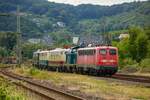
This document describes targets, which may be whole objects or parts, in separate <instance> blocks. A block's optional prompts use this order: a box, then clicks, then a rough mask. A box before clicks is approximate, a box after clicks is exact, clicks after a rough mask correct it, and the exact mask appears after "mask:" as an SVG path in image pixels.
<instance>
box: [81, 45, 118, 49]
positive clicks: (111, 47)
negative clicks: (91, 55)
mask: <svg viewBox="0 0 150 100" xmlns="http://www.w3.org/2000/svg"><path fill="white" fill-rule="evenodd" d="M99 48H110V49H117V48H116V47H113V46H98V47H86V48H79V49H78V50H90V49H99Z"/></svg>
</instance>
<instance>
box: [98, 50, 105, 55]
mask: <svg viewBox="0 0 150 100" xmlns="http://www.w3.org/2000/svg"><path fill="white" fill-rule="evenodd" d="M99 53H100V54H101V55H106V53H107V51H106V49H100V51H99Z"/></svg>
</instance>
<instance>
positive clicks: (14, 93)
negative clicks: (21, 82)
mask: <svg viewBox="0 0 150 100" xmlns="http://www.w3.org/2000/svg"><path fill="white" fill-rule="evenodd" d="M0 100H28V99H27V98H26V97H25V95H24V94H23V91H21V90H18V89H17V88H16V87H15V86H14V85H13V84H11V83H9V82H8V81H6V80H4V79H3V78H1V77H0Z"/></svg>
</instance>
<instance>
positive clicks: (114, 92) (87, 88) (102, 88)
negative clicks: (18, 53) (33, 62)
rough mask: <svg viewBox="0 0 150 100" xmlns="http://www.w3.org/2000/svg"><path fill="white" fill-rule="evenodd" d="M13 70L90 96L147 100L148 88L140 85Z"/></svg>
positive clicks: (35, 70) (65, 74) (30, 70)
mask: <svg viewBox="0 0 150 100" xmlns="http://www.w3.org/2000/svg"><path fill="white" fill-rule="evenodd" d="M13 72H15V73H18V74H21V75H25V76H30V77H33V78H36V79H41V80H46V81H47V82H48V81H49V82H50V83H51V84H55V85H56V86H62V87H65V88H68V89H70V90H72V91H78V92H80V91H81V92H84V93H87V94H89V95H92V96H96V97H98V96H100V97H104V98H107V99H108V100H114V99H116V98H117V99H118V100H131V99H137V98H140V99H141V100H149V98H150V89H149V88H146V87H142V86H135V85H129V84H123V83H119V82H115V81H106V80H98V79H96V78H93V77H90V76H86V75H77V74H69V73H57V72H48V71H41V70H38V69H36V68H32V67H22V68H17V69H14V70H13Z"/></svg>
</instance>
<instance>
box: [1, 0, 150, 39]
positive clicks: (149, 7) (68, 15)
mask: <svg viewBox="0 0 150 100" xmlns="http://www.w3.org/2000/svg"><path fill="white" fill-rule="evenodd" d="M17 5H20V9H21V13H22V14H21V15H22V16H21V32H22V34H23V37H26V38H32V37H41V36H43V35H45V34H46V35H47V34H49V35H50V36H52V37H53V38H56V37H54V33H56V34H57V33H58V34H59V33H60V32H62V33H60V34H63V35H67V36H68V34H69V35H71V36H72V35H79V36H80V35H85V34H88V35H91V34H92V35H99V34H101V33H104V32H109V31H114V30H124V29H127V28H128V27H129V26H133V25H135V26H141V27H145V26H150V23H149V17H150V1H145V2H132V3H124V4H120V5H113V6H99V5H90V4H87V5H85V4H83V5H78V6H72V5H67V4H59V3H53V2H48V1H47V0H5V1H4V0H0V13H11V14H14V13H15V12H16V8H17ZM0 31H10V32H16V17H15V16H14V15H12V16H0Z"/></svg>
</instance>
